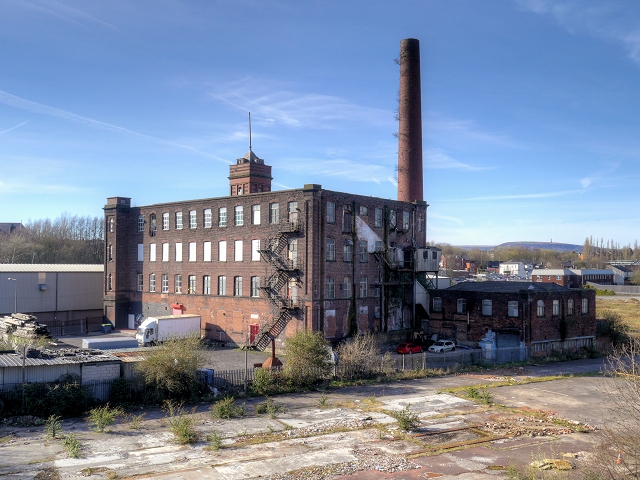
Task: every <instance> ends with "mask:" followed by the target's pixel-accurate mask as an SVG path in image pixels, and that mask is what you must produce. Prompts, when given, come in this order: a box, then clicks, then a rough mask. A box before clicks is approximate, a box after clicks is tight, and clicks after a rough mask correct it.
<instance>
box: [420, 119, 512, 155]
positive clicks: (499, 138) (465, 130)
mask: <svg viewBox="0 0 640 480" xmlns="http://www.w3.org/2000/svg"><path fill="white" fill-rule="evenodd" d="M426 128H427V129H428V130H429V131H430V132H438V136H440V137H442V136H448V137H453V138H454V139H455V141H456V142H457V143H459V142H460V141H465V142H473V143H482V144H493V145H500V146H503V147H510V148H519V145H518V144H517V143H516V142H514V141H513V140H512V139H510V138H509V136H507V135H505V134H500V133H491V132H487V131H484V130H482V129H481V128H479V127H478V126H477V125H476V122H475V121H473V120H452V119H446V118H440V117H439V116H438V115H437V114H431V115H429V119H428V120H427V121H426Z"/></svg>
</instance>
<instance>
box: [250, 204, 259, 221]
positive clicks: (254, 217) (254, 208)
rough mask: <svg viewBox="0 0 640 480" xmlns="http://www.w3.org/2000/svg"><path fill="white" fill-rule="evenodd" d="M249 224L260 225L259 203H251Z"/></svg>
mask: <svg viewBox="0 0 640 480" xmlns="http://www.w3.org/2000/svg"><path fill="white" fill-rule="evenodd" d="M251 225H260V205H251Z"/></svg>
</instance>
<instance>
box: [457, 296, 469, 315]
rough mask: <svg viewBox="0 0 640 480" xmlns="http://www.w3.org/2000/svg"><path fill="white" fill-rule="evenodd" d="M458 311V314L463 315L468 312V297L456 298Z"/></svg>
mask: <svg viewBox="0 0 640 480" xmlns="http://www.w3.org/2000/svg"><path fill="white" fill-rule="evenodd" d="M456 313H457V314H458V315H463V314H465V313H467V299H466V298H458V299H457V300H456Z"/></svg>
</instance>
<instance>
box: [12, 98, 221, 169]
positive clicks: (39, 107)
mask: <svg viewBox="0 0 640 480" xmlns="http://www.w3.org/2000/svg"><path fill="white" fill-rule="evenodd" d="M0 103H4V104H5V105H8V106H10V107H14V108H19V109H21V110H26V111H29V112H33V113H37V114H40V115H47V116H51V117H57V118H61V119H63V120H68V121H72V122H76V123H81V124H84V125H88V126H90V127H93V128H98V129H101V130H110V131H114V132H119V133H125V134H127V135H133V136H136V137H139V138H144V139H147V140H151V141H153V142H157V143H160V144H163V145H168V146H171V147H177V148H181V149H184V150H188V151H190V152H192V153H195V154H197V155H202V156H205V157H208V158H212V159H214V160H218V161H220V162H223V163H226V164H229V161H228V160H225V159H224V158H221V157H218V156H216V155H212V154H210V153H207V152H202V151H200V150H197V149H196V148H193V147H191V146H189V145H184V144H180V143H175V142H172V141H169V140H163V139H161V138H157V137H154V136H151V135H146V134H144V133H140V132H136V131H133V130H129V129H128V128H124V127H119V126H117V125H113V124H110V123H105V122H101V121H99V120H94V119H91V118H87V117H83V116H81V115H76V114H75V113H71V112H67V111H65V110H61V109H59V108H54V107H49V106H47V105H43V104H41V103H37V102H32V101H31V100H27V99H24V98H21V97H17V96H15V95H12V94H10V93H7V92H4V91H2V90H0Z"/></svg>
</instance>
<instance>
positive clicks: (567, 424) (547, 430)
mask: <svg viewBox="0 0 640 480" xmlns="http://www.w3.org/2000/svg"><path fill="white" fill-rule="evenodd" d="M482 426H483V427H484V428H485V429H488V430H490V431H492V432H497V433H499V435H503V436H514V437H518V436H530V437H544V436H549V435H568V434H570V433H575V432H586V431H594V430H595V428H594V427H592V426H591V425H585V424H581V423H580V422H575V421H566V420H562V419H560V418H559V417H557V416H556V415H555V414H553V413H551V412H539V413H538V415H534V416H521V417H509V418H503V419H499V420H496V419H494V420H491V421H488V422H485V423H484V424H483V425H482Z"/></svg>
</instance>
